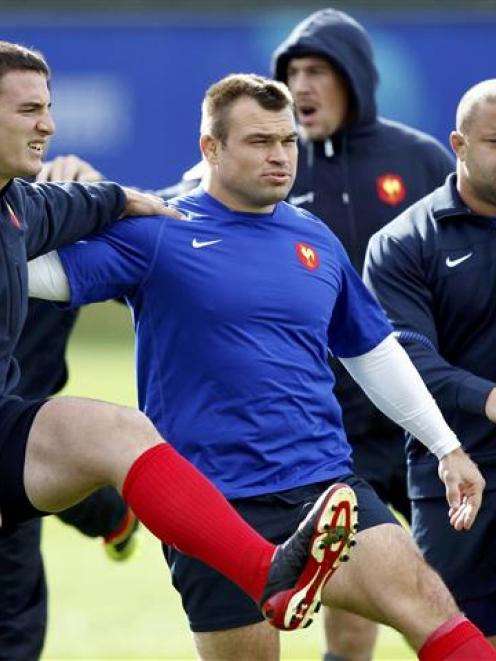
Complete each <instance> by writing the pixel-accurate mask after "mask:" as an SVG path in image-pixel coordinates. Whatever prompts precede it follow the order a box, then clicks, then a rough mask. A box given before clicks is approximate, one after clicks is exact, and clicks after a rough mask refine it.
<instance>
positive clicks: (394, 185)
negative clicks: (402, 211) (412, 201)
mask: <svg viewBox="0 0 496 661" xmlns="http://www.w3.org/2000/svg"><path fill="white" fill-rule="evenodd" d="M377 194H378V195H379V198H380V199H381V200H382V201H383V202H385V203H386V204H390V205H391V206H395V205H396V204H399V203H400V202H403V200H404V199H405V195H406V189H405V184H404V183H403V179H402V178H401V177H400V175H399V174H390V173H387V174H383V175H382V176H381V177H377Z"/></svg>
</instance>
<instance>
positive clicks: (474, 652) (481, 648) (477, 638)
mask: <svg viewBox="0 0 496 661" xmlns="http://www.w3.org/2000/svg"><path fill="white" fill-rule="evenodd" d="M418 657H419V659H420V661H469V659H470V661H476V660H477V661H485V660H486V659H496V650H495V649H494V647H492V645H491V644H490V643H488V641H487V640H486V639H485V638H484V634H483V633H482V631H480V630H479V629H478V628H477V627H476V626H475V625H474V624H472V622H470V620H467V618H466V617H464V616H463V615H454V616H453V617H450V619H449V620H448V621H447V622H445V623H444V624H442V625H441V626H440V627H439V628H438V629H436V630H435V631H434V632H433V633H432V634H431V635H430V636H429V638H427V640H426V641H425V643H424V644H423V645H422V648H421V649H420V651H419V653H418Z"/></svg>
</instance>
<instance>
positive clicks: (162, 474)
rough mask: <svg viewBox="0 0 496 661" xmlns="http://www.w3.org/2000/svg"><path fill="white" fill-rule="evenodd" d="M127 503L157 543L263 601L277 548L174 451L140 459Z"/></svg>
mask: <svg viewBox="0 0 496 661" xmlns="http://www.w3.org/2000/svg"><path fill="white" fill-rule="evenodd" d="M123 497H124V500H125V501H126V503H127V504H128V505H129V506H130V507H131V509H132V510H133V512H134V513H135V514H136V516H137V517H138V519H140V521H142V522H143V523H144V524H145V526H146V527H147V528H148V529H149V530H151V532H152V533H153V534H154V535H155V536H156V537H158V538H159V539H161V540H162V541H163V542H165V543H166V544H170V545H172V546H175V547H176V548H178V549H179V550H180V551H183V552H184V553H187V554H188V555H192V556H194V557H195V558H198V559H199V560H201V561H202V562H205V563H206V564H208V565H211V566H212V567H214V568H215V569H216V570H217V571H219V572H221V573H222V574H224V575H225V576H227V577H228V578H229V579H230V580H231V581H233V582H234V583H236V584H237V585H239V586H240V587H241V588H242V589H243V590H244V591H245V592H247V593H248V594H249V595H250V596H251V597H252V598H253V599H254V600H255V601H258V600H259V598H260V597H261V595H262V592H263V589H264V587H265V583H266V581H267V574H268V571H269V567H270V562H271V558H272V555H273V553H274V550H275V546H273V545H272V544H270V543H269V542H268V541H267V540H266V539H264V538H263V537H262V536H261V535H259V534H258V533H257V532H256V531H255V530H253V528H251V527H250V526H249V525H248V524H247V523H246V522H245V521H244V520H243V519H242V518H241V517H240V516H239V514H238V513H237V512H236V510H235V509H234V508H233V507H232V506H231V505H230V504H229V503H228V502H227V501H226V499H225V498H224V496H222V494H221V493H220V492H219V491H218V490H217V488H216V487H215V486H214V485H213V484H212V483H211V482H209V481H208V480H207V478H206V477H205V476H204V475H202V473H200V471H198V470H197V469H196V468H195V467H194V466H193V465H192V464H190V463H189V462H188V461H186V460H185V459H184V458H183V457H182V456H181V455H180V454H179V453H178V452H176V451H175V450H174V448H172V446H171V445H169V444H168V443H160V444H159V445H156V446H154V447H152V448H150V449H149V450H146V451H145V452H144V453H143V454H142V455H141V456H140V457H138V459H137V460H136V461H135V462H134V464H133V465H132V466H131V468H130V470H129V472H128V474H127V476H126V479H125V481H124V487H123Z"/></svg>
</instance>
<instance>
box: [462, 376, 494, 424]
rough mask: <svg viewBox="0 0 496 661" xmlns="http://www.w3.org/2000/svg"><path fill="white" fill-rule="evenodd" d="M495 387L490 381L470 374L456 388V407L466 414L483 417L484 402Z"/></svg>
mask: <svg viewBox="0 0 496 661" xmlns="http://www.w3.org/2000/svg"><path fill="white" fill-rule="evenodd" d="M495 386H496V384H494V383H493V382H492V381H488V380H487V379H482V378H480V377H478V376H474V375H473V374H470V375H468V376H467V378H465V379H464V380H463V381H462V382H461V383H460V384H459V386H458V392H457V397H456V402H457V405H458V406H459V408H461V409H462V410H463V411H467V412H468V413H474V414H476V415H483V416H485V415H486V414H485V410H484V408H485V405H486V400H487V397H488V395H489V393H490V391H491V390H492V389H493V388H494V387H495Z"/></svg>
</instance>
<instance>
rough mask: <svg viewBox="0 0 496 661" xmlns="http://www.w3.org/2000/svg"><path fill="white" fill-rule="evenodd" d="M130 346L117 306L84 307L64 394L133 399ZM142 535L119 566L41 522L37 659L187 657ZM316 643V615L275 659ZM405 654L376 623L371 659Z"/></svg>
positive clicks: (308, 650)
mask: <svg viewBox="0 0 496 661" xmlns="http://www.w3.org/2000/svg"><path fill="white" fill-rule="evenodd" d="M99 333H101V336H100V339H99V340H97V339H96V336H97V335H98V334H99ZM132 346H133V343H132V337H131V331H130V328H129V321H128V313H127V311H126V310H125V309H124V308H123V307H121V306H118V305H116V304H114V303H111V304H105V305H104V306H101V305H100V306H93V307H92V308H89V309H88V310H86V311H85V312H84V315H83V318H82V319H81V320H80V322H79V323H78V327H77V330H76V333H75V336H74V338H73V341H72V342H71V347H70V352H69V362H70V369H71V380H70V383H69V385H68V387H67V388H66V390H65V393H66V394H74V395H82V396H87V397H93V398H97V399H106V400H109V401H114V402H118V403H122V404H128V405H135V402H136V395H135V387H134V370H133V348H132ZM141 537H142V545H141V552H140V554H139V557H137V558H136V559H134V558H133V560H131V561H130V562H125V563H122V564H119V563H114V562H112V561H110V560H108V559H107V558H106V556H105V555H104V553H103V550H102V547H101V542H100V541H99V540H91V539H88V538H85V537H83V536H82V535H80V534H79V533H78V532H76V531H75V530H73V529H72V528H70V527H68V526H66V525H64V524H63V523H61V522H59V520H58V519H56V518H54V517H50V518H49V519H47V520H46V521H45V524H44V535H43V553H44V557H45V562H46V568H47V575H48V583H49V591H50V604H49V612H50V615H49V626H48V636H47V642H46V646H45V650H44V654H43V657H42V658H43V659H44V660H45V661H47V660H49V659H51V660H55V659H57V660H58V661H61V660H65V659H67V660H69V659H80V660H82V659H84V660H88V661H89V660H90V659H91V660H96V659H100V660H102V661H103V660H107V659H120V660H124V659H126V660H127V659H135V660H136V659H142V660H145V659H147V660H149V659H169V660H170V661H172V660H187V659H194V658H195V653H194V648H193V645H192V643H191V640H190V635H189V630H188V626H187V624H186V619H185V616H184V614H183V612H182V608H181V604H180V600H179V597H178V595H177V594H176V592H175V590H174V589H173V588H172V586H171V583H170V578H169V573H168V569H167V567H166V565H165V562H164V560H163V558H162V552H161V548H160V544H159V543H158V542H157V541H156V540H155V539H154V538H153V537H152V536H151V535H149V534H147V533H143V534H142V535H141ZM320 644H321V632H320V627H319V624H318V622H315V623H314V624H313V625H312V627H310V628H309V629H307V630H305V631H302V632H294V633H288V634H283V636H282V650H283V652H282V659H283V660H289V659H299V660H301V661H303V660H304V661H312V660H317V659H320V654H321V653H320ZM414 658H415V655H414V654H413V653H412V652H411V651H410V650H409V648H408V647H407V646H406V644H405V643H404V641H403V640H402V638H401V636H399V635H398V634H397V633H396V632H394V631H392V630H390V629H386V628H382V629H381V633H380V640H379V644H378V647H377V651H376V654H375V655H374V659H390V660H395V661H407V660H410V659H414ZM254 661H256V660H255V659H254Z"/></svg>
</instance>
